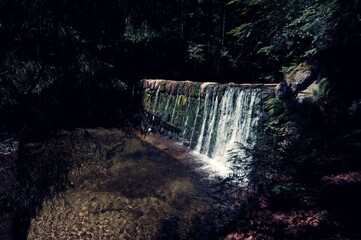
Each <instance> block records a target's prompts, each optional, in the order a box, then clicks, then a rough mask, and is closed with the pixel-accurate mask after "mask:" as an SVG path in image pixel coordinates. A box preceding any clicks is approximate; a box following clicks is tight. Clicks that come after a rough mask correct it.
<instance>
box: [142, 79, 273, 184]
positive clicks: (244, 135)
mask: <svg viewBox="0 0 361 240" xmlns="http://www.w3.org/2000/svg"><path fill="white" fill-rule="evenodd" d="M275 86H276V84H235V83H228V84H219V83H215V82H202V83H201V82H192V81H172V80H159V79H144V80H142V81H141V87H142V89H143V92H142V93H143V107H144V109H145V110H146V111H147V112H149V113H151V114H152V115H154V116H157V117H158V118H160V119H162V120H163V121H164V122H166V123H167V124H169V125H171V126H174V127H176V128H177V129H178V131H177V132H176V133H172V132H166V134H168V135H171V136H172V137H173V138H174V139H176V140H177V141H178V142H180V143H182V144H183V145H186V146H188V147H190V148H191V149H192V150H193V153H194V155H196V156H197V158H199V159H203V161H204V162H205V163H206V164H205V168H208V170H209V171H210V172H211V173H212V174H214V175H216V176H223V177H225V176H227V175H228V174H230V173H231V172H232V170H231V169H232V168H233V167H234V165H233V164H232V163H230V161H229V160H230V153H233V154H237V155H238V156H244V158H248V156H246V153H245V150H244V149H249V148H252V147H253V146H254V142H255V141H254V140H255V137H256V132H257V128H258V123H259V119H260V117H261V114H262V105H263V104H262V102H263V101H264V100H265V99H266V98H268V97H269V96H270V95H271V94H273V89H274V87H275ZM242 162H246V161H242ZM239 167H241V168H242V166H237V168H239ZM243 168H244V169H245V168H246V165H245V166H243ZM244 171H246V170H244Z"/></svg>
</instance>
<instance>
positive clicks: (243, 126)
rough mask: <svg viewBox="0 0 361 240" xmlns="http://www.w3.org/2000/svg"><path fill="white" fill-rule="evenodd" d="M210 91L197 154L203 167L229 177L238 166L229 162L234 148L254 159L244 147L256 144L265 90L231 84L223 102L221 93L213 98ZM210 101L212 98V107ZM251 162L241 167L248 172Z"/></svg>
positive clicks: (195, 153)
mask: <svg viewBox="0 0 361 240" xmlns="http://www.w3.org/2000/svg"><path fill="white" fill-rule="evenodd" d="M206 91H207V92H206V96H205V104H204V114H203V123H202V129H201V132H200V135H199V137H198V142H197V146H196V148H195V150H194V151H193V153H194V155H195V156H196V157H197V159H198V160H200V161H201V162H202V163H204V166H203V170H205V171H207V172H209V173H210V174H211V175H214V176H218V177H227V176H228V175H229V174H231V173H232V167H234V165H233V163H231V162H229V159H230V155H229V153H230V152H231V151H232V152H235V153H237V154H238V156H243V157H244V158H245V159H247V161H250V159H248V157H247V156H246V154H245V151H244V148H252V147H253V146H254V142H252V140H253V141H254V134H253V132H254V130H255V128H256V127H257V125H258V120H259V114H260V111H259V107H258V106H259V102H260V99H261V98H260V93H261V90H259V89H251V88H250V89H240V88H232V87H228V88H227V89H226V90H225V92H224V95H223V97H222V98H221V100H220V102H219V103H218V95H217V96H216V95H213V96H212V99H211V97H210V90H209V89H207V90H206ZM209 101H212V102H211V104H210V107H208V102H209ZM242 146H243V147H244V148H242ZM247 161H242V162H243V163H242V164H243V166H241V165H240V166H237V167H238V168H239V169H240V170H241V171H247V170H246V167H247V166H246V165H247ZM242 174H245V172H244V173H242ZM244 182H247V180H246V179H244Z"/></svg>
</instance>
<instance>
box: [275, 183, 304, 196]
mask: <svg viewBox="0 0 361 240" xmlns="http://www.w3.org/2000/svg"><path fill="white" fill-rule="evenodd" d="M305 190H306V189H305V187H303V186H302V185H301V184H299V183H285V184H276V185H275V186H274V187H273V188H272V190H271V192H272V193H274V194H276V195H282V194H294V193H296V192H304V191H305Z"/></svg>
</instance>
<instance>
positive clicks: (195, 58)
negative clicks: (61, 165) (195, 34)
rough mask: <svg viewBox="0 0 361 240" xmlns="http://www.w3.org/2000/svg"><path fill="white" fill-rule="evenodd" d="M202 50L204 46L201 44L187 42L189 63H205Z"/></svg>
mask: <svg viewBox="0 0 361 240" xmlns="http://www.w3.org/2000/svg"><path fill="white" fill-rule="evenodd" d="M204 48H205V45H203V44H197V43H194V42H189V43H188V49H187V52H188V59H189V61H192V62H196V63H204V62H205V61H206V56H205V50H204Z"/></svg>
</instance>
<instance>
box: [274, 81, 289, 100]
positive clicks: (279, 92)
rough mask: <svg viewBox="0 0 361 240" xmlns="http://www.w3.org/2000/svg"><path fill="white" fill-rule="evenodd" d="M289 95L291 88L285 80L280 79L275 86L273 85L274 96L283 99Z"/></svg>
mask: <svg viewBox="0 0 361 240" xmlns="http://www.w3.org/2000/svg"><path fill="white" fill-rule="evenodd" d="M290 95H291V90H290V88H289V87H288V85H287V83H286V82H285V81H281V82H280V83H279V84H278V85H277V86H276V87H275V96H276V98H278V99H285V98H287V97H288V96H290Z"/></svg>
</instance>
